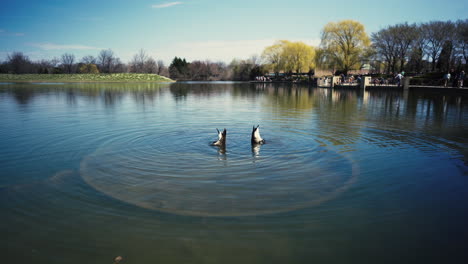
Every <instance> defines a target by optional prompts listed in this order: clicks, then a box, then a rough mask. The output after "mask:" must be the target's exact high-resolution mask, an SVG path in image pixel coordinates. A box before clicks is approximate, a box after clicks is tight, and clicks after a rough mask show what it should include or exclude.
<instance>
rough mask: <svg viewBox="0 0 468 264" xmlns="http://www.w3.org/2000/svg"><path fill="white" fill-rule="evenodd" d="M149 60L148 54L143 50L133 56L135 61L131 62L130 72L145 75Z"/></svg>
mask: <svg viewBox="0 0 468 264" xmlns="http://www.w3.org/2000/svg"><path fill="white" fill-rule="evenodd" d="M148 59H149V57H148V55H146V52H145V51H144V50H143V49H140V51H139V52H138V53H137V54H135V55H133V59H132V61H131V62H130V71H131V72H137V73H143V72H144V70H145V62H146V61H147V60H148Z"/></svg>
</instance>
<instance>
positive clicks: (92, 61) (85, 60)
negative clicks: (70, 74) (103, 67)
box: [81, 55, 97, 64]
mask: <svg viewBox="0 0 468 264" xmlns="http://www.w3.org/2000/svg"><path fill="white" fill-rule="evenodd" d="M96 62H97V60H96V58H95V57H94V56H92V55H87V56H84V57H83V58H82V59H81V63H83V64H96Z"/></svg>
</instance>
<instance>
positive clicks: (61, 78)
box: [0, 73, 173, 82]
mask: <svg viewBox="0 0 468 264" xmlns="http://www.w3.org/2000/svg"><path fill="white" fill-rule="evenodd" d="M172 81H173V80H171V79H169V78H166V77H164V76H159V75H157V74H145V73H112V74H0V82H172Z"/></svg>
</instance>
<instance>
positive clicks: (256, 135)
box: [251, 125, 266, 144]
mask: <svg viewBox="0 0 468 264" xmlns="http://www.w3.org/2000/svg"><path fill="white" fill-rule="evenodd" d="M251 142H252V144H265V143H266V142H265V140H264V139H263V138H262V137H261V136H260V125H257V127H255V126H253V128H252V139H251Z"/></svg>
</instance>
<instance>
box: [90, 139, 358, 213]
mask: <svg viewBox="0 0 468 264" xmlns="http://www.w3.org/2000/svg"><path fill="white" fill-rule="evenodd" d="M246 136H247V135H245V134H235V133H233V134H229V133H228V144H227V147H226V150H225V151H223V150H221V149H218V148H217V147H211V146H209V145H208V144H207V139H205V138H202V137H198V138H197V137H195V138H193V137H191V136H190V134H189V133H184V132H183V131H179V130H172V131H168V132H166V133H164V134H159V133H152V132H151V131H150V130H146V131H144V130H143V131H134V132H133V133H131V134H125V135H122V136H120V137H116V138H114V139H113V140H111V141H108V142H106V143H105V144H103V145H102V146H101V147H99V148H98V149H97V150H96V152H94V153H93V154H92V155H89V156H88V157H86V158H85V159H84V160H83V162H82V164H81V174H82V176H83V178H84V179H85V181H86V182H87V183H89V184H90V185H91V186H93V187H94V188H96V189H97V190H99V191H102V192H103V193H105V194H107V195H109V196H112V197H114V198H117V199H119V200H122V201H125V202H128V203H131V204H134V205H137V206H140V207H144V208H148V209H154V210H160V211H165V212H170V213H176V214H182V215H197V216H243V215H258V214H267V213H276V212H284V211H290V210H295V209H299V208H304V207H309V206H313V205H317V204H320V203H322V202H324V201H326V200H329V199H331V198H333V197H334V196H336V195H337V194H339V193H340V192H341V191H343V190H345V189H346V188H347V187H349V185H350V184H351V183H352V182H353V181H354V179H355V177H356V175H357V169H358V168H357V165H356V164H354V163H353V162H352V160H350V159H349V158H348V157H346V156H343V155H340V154H338V153H335V152H332V151H330V150H327V149H325V148H323V147H322V146H320V145H319V144H318V143H316V142H315V141H314V139H313V137H311V136H310V135H300V134H296V133H292V132H290V133H283V137H282V138H281V139H275V138H271V139H270V141H269V143H268V144H266V145H263V146H257V147H255V148H252V146H251V145H250V143H249V141H248V138H246ZM161 138H164V140H161ZM246 139H247V140H246ZM299 141H302V144H298V142H299ZM230 142H232V143H230ZM242 142H243V143H242Z"/></svg>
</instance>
